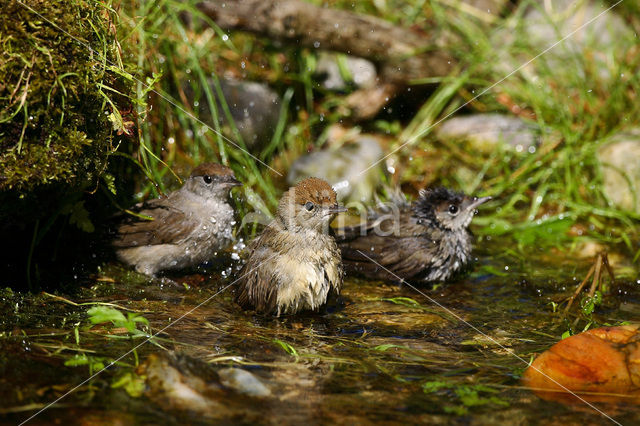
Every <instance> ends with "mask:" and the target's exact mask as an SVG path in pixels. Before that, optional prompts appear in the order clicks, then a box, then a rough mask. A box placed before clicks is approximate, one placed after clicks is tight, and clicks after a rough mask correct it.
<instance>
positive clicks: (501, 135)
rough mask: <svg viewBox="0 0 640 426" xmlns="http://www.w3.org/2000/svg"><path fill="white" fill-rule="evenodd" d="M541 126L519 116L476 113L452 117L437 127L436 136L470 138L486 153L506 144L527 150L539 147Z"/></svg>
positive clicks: (473, 143) (475, 145) (470, 140)
mask: <svg viewBox="0 0 640 426" xmlns="http://www.w3.org/2000/svg"><path fill="white" fill-rule="evenodd" d="M537 129H538V128H537V126H535V125H533V124H529V123H527V122H525V121H524V120H522V119H521V118H518V117H511V116H507V115H501V114H473V115H468V116H461V117H454V118H450V119H449V120H447V121H445V122H444V123H442V125H441V126H440V127H439V128H438V129H437V130H436V136H437V137H438V138H439V139H441V140H446V139H464V140H467V141H469V142H471V144H472V145H473V146H474V147H475V148H476V149H478V150H480V151H483V152H492V151H493V150H495V149H496V147H497V145H498V144H503V143H506V144H507V145H509V146H512V147H514V148H515V149H516V150H517V151H525V150H531V149H535V146H536V144H537V143H538V140H539V136H538V130H537Z"/></svg>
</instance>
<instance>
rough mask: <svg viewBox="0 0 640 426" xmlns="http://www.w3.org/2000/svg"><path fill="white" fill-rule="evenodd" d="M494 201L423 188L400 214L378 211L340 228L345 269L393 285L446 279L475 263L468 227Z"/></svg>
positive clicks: (339, 238) (402, 208)
mask: <svg viewBox="0 0 640 426" xmlns="http://www.w3.org/2000/svg"><path fill="white" fill-rule="evenodd" d="M490 198H491V197H484V198H476V197H469V196H467V195H464V194H461V193H457V192H454V191H452V190H449V189H447V188H435V189H427V190H421V191H420V196H419V198H418V199H417V200H416V201H415V202H414V203H413V204H412V205H411V206H407V205H404V206H400V207H399V208H398V209H395V212H396V214H392V212H393V210H394V209H392V210H391V211H388V212H384V213H382V212H378V214H376V215H374V217H373V218H370V219H369V220H368V221H367V222H366V223H364V224H363V225H358V226H351V227H344V228H341V229H337V230H336V239H337V240H338V244H339V247H340V250H341V252H342V259H343V263H344V266H345V270H346V271H347V273H355V274H358V275H362V276H364V277H367V278H371V279H380V280H388V281H399V280H407V281H408V280H415V281H416V282H418V281H422V282H435V281H446V280H447V279H449V278H451V276H453V275H454V274H455V273H456V272H458V271H460V270H461V269H462V268H463V267H464V266H465V265H466V264H467V263H468V262H469V260H470V256H471V248H472V235H471V232H470V231H469V230H468V226H469V224H470V223H471V220H472V219H473V215H474V214H475V209H476V207H478V206H479V205H480V204H482V203H484V202H486V201H488V200H489V199H490ZM389 271H391V272H389Z"/></svg>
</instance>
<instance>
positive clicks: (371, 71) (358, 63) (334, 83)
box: [316, 52, 377, 90]
mask: <svg viewBox="0 0 640 426" xmlns="http://www.w3.org/2000/svg"><path fill="white" fill-rule="evenodd" d="M339 61H340V63H341V64H342V65H343V67H344V68H345V69H346V70H347V72H348V73H349V74H350V76H351V78H352V82H353V84H354V85H355V86H356V87H357V88H359V89H368V88H371V87H374V86H375V85H376V84H377V73H376V66H375V65H374V64H373V63H372V62H371V61H368V60H366V59H362V58H357V57H355V56H348V55H338V54H334V53H327V52H323V53H320V55H319V57H318V65H317V66H316V74H319V75H321V76H322V77H324V79H323V80H322V86H324V88H325V89H328V90H345V89H346V88H347V82H345V81H344V78H343V77H342V74H341V73H340V65H339Z"/></svg>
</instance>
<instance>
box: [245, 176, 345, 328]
mask: <svg viewBox="0 0 640 426" xmlns="http://www.w3.org/2000/svg"><path fill="white" fill-rule="evenodd" d="M345 210H346V209H343V208H340V207H338V203H337V201H336V192H335V191H334V190H333V188H332V187H331V186H330V185H329V184H328V183H327V182H325V181H324V180H322V179H318V178H308V179H305V180H303V181H301V182H300V183H298V184H297V185H296V186H295V187H293V188H290V189H289V190H288V191H287V192H285V193H284V195H283V196H282V198H281V199H280V203H279V204H278V211H277V212H276V216H275V218H274V219H273V221H272V222H271V223H270V224H269V225H267V226H266V228H265V229H264V230H263V232H262V233H261V234H260V236H258V237H257V238H256V239H255V240H254V241H252V243H251V245H250V247H249V250H250V254H249V258H248V259H247V263H246V264H245V265H244V267H243V268H242V270H241V271H240V272H239V277H240V278H239V280H238V282H239V288H238V291H237V302H238V304H240V305H241V306H242V307H244V308H245V309H253V310H256V311H258V312H261V313H266V314H275V315H276V316H279V315H280V314H293V313H296V312H299V311H302V310H307V309H308V310H317V309H318V308H319V307H320V306H321V305H323V304H324V303H325V302H326V300H327V296H328V294H329V292H330V291H333V292H335V293H339V291H340V287H341V286H342V263H341V261H340V251H339V250H338V246H337V245H336V242H335V240H334V239H333V237H332V236H331V235H329V224H330V223H331V221H332V220H333V219H334V218H335V216H336V215H337V214H338V213H339V212H342V211H345Z"/></svg>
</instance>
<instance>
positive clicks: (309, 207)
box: [304, 201, 315, 211]
mask: <svg viewBox="0 0 640 426" xmlns="http://www.w3.org/2000/svg"><path fill="white" fill-rule="evenodd" d="M314 207H315V205H314V204H313V203H312V202H311V201H307V202H306V203H305V205H304V208H305V209H307V211H311V210H313V208H314Z"/></svg>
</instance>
